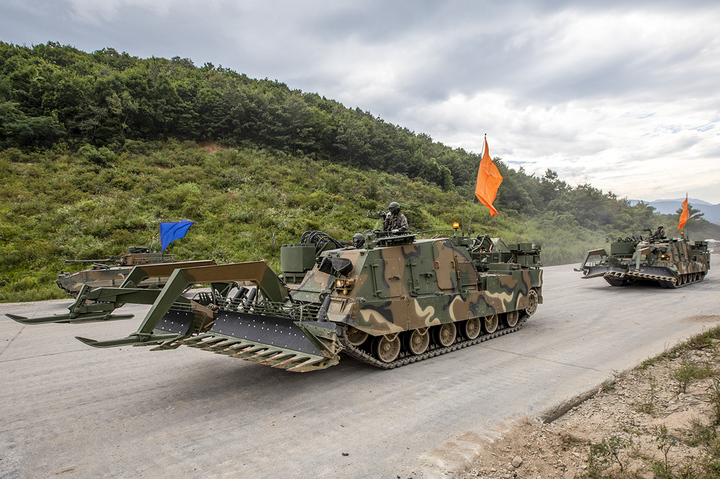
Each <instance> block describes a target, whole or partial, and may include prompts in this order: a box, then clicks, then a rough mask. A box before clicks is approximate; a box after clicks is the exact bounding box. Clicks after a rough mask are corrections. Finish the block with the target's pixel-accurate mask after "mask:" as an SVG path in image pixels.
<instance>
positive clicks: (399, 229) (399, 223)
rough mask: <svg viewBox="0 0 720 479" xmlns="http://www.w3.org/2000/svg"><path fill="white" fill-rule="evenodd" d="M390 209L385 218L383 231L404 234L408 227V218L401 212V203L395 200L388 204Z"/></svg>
mask: <svg viewBox="0 0 720 479" xmlns="http://www.w3.org/2000/svg"><path fill="white" fill-rule="evenodd" d="M388 209H389V210H390V211H389V212H388V214H387V215H385V219H384V220H383V231H389V232H390V233H392V234H394V235H397V234H402V233H404V232H406V231H407V229H408V220H407V218H406V217H405V215H404V214H402V213H400V205H399V204H398V203H396V202H395V201H393V202H392V203H390V206H388Z"/></svg>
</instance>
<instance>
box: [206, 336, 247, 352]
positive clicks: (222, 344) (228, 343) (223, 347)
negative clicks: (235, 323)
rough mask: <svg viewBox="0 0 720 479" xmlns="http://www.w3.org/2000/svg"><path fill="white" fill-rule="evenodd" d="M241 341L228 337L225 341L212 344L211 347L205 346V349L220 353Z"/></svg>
mask: <svg viewBox="0 0 720 479" xmlns="http://www.w3.org/2000/svg"><path fill="white" fill-rule="evenodd" d="M239 342H240V340H239V339H226V340H225V341H221V342H219V343H217V344H215V346H210V347H207V348H203V349H205V351H210V352H212V353H219V352H221V351H224V350H226V349H227V348H229V347H230V346H233V345H235V344H237V343H239Z"/></svg>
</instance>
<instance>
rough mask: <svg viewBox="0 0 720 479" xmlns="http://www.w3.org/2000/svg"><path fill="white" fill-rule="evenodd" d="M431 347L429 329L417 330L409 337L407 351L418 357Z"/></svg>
mask: <svg viewBox="0 0 720 479" xmlns="http://www.w3.org/2000/svg"><path fill="white" fill-rule="evenodd" d="M429 345H430V334H428V330H427V328H420V329H416V330H414V331H412V332H411V333H410V334H408V335H407V341H406V346H407V349H408V351H410V352H411V353H413V354H414V355H416V356H419V355H420V354H422V353H424V352H425V351H427V348H428V346H429Z"/></svg>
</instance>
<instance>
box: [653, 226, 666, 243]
mask: <svg viewBox="0 0 720 479" xmlns="http://www.w3.org/2000/svg"><path fill="white" fill-rule="evenodd" d="M650 238H652V239H654V240H662V239H665V229H664V228H663V227H662V226H658V229H657V230H656V231H655V233H653V234H652V236H650Z"/></svg>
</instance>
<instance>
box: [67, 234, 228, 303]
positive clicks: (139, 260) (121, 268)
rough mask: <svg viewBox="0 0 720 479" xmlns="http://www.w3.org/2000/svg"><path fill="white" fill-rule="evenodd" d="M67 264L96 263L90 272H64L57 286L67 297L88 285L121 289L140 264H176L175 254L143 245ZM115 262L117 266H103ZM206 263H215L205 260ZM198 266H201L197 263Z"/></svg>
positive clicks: (153, 282)
mask: <svg viewBox="0 0 720 479" xmlns="http://www.w3.org/2000/svg"><path fill="white" fill-rule="evenodd" d="M65 262H66V263H93V265H92V267H91V268H89V269H84V270H82V271H78V272H75V273H67V272H62V273H60V274H59V275H58V278H57V279H56V280H55V284H57V285H58V287H59V288H60V289H62V290H63V291H65V292H66V293H67V294H68V296H70V297H73V298H74V297H76V296H77V294H78V291H80V288H81V287H82V285H84V284H87V285H90V286H92V287H94V288H98V287H102V286H120V285H121V284H122V282H123V281H124V280H125V278H126V277H127V275H128V274H130V271H132V269H133V268H134V267H135V266H137V265H139V264H157V263H172V262H175V255H174V254H163V253H154V252H151V251H150V249H149V248H146V247H144V246H130V247H129V248H128V252H127V253H123V254H121V255H120V256H110V257H108V258H105V259H69V260H65ZM104 263H114V265H110V264H104ZM204 264H206V265H208V264H215V262H214V261H206V262H205V263H204ZM196 265H197V266H199V265H200V264H196ZM168 277H169V276H154V277H149V278H146V279H144V280H143V281H142V282H141V283H140V284H139V285H138V286H139V287H141V288H152V287H162V286H163V285H164V284H165V282H166V281H167V279H168Z"/></svg>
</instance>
